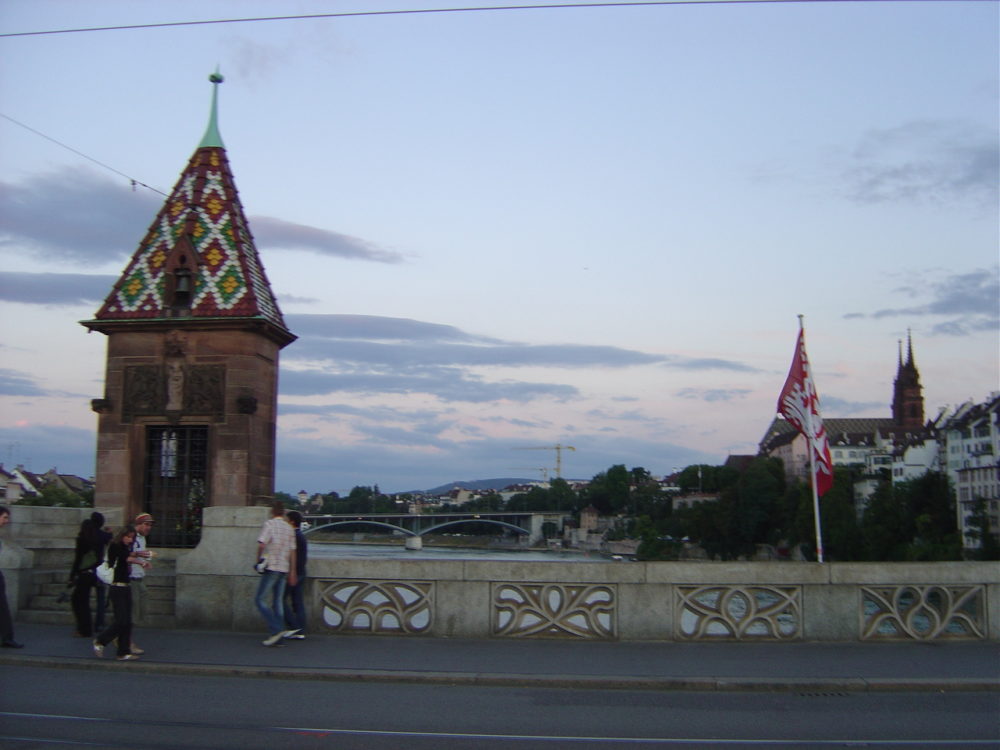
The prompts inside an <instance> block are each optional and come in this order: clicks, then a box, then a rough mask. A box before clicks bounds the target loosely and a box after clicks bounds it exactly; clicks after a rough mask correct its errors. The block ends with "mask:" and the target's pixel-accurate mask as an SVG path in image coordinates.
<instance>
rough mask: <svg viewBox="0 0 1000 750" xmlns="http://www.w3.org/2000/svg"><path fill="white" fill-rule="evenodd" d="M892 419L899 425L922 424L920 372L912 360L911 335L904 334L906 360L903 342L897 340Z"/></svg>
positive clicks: (908, 426) (917, 427) (911, 425)
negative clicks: (897, 360) (897, 357)
mask: <svg viewBox="0 0 1000 750" xmlns="http://www.w3.org/2000/svg"><path fill="white" fill-rule="evenodd" d="M892 388H893V394H892V419H893V421H894V422H895V423H896V424H897V425H899V426H900V427H906V428H914V429H920V428H921V427H923V426H924V397H923V394H922V393H921V391H923V386H921V385H920V372H919V371H918V370H917V365H916V363H915V362H914V361H913V337H912V336H911V334H910V332H909V331H907V334H906V361H905V362H904V361H903V342H902V341H900V342H899V365H898V367H897V368H896V380H895V382H894V383H893V386H892Z"/></svg>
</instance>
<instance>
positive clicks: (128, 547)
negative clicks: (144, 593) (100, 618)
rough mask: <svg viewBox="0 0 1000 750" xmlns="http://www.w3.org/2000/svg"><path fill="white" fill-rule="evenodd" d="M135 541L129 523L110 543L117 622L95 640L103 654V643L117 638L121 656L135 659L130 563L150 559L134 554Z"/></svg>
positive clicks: (113, 606) (144, 564)
mask: <svg viewBox="0 0 1000 750" xmlns="http://www.w3.org/2000/svg"><path fill="white" fill-rule="evenodd" d="M133 542H135V526H126V527H125V528H123V529H122V530H121V531H119V532H118V533H117V534H116V535H115V538H114V540H113V541H112V542H111V544H110V545H109V546H108V557H107V561H108V565H109V566H110V567H111V568H113V569H114V572H115V575H114V580H113V581H112V583H111V592H110V598H111V607H112V608H113V610H114V613H115V619H114V622H112V623H111V625H110V626H109V627H107V628H105V629H104V630H103V631H102V632H101V634H100V635H99V636H97V639H96V640H95V641H94V653H95V654H96V655H97V656H98V657H101V656H104V647H105V646H107V645H108V644H109V643H111V641H113V640H115V639H116V638H117V639H118V660H119V661H132V660H133V659H138V658H139V657H138V655H136V654H133V653H132V650H131V647H132V591H131V589H129V565H130V564H132V563H135V564H137V565H141V566H143V567H146V566H148V565H149V562H148V561H146V559H145V558H142V557H133V556H132V543H133Z"/></svg>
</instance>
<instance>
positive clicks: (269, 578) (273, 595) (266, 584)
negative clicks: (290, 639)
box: [254, 570, 286, 635]
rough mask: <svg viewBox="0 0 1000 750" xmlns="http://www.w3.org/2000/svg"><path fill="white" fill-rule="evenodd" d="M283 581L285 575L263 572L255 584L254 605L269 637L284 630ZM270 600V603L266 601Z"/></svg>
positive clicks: (271, 571) (276, 572)
mask: <svg viewBox="0 0 1000 750" xmlns="http://www.w3.org/2000/svg"><path fill="white" fill-rule="evenodd" d="M285 581H286V574H285V573H279V572H278V571H277V570H265V571H264V572H263V573H262V574H261V576H260V583H259V584H257V597H256V598H255V599H254V603H255V604H256V605H257V609H259V610H260V613H261V614H262V615H263V616H264V620H265V621H266V622H267V629H268V631H269V632H270V633H271V635H276V634H277V633H280V632H281V631H283V630H285V629H286V628H285V606H284V602H283V600H284V598H285ZM268 600H270V601H268Z"/></svg>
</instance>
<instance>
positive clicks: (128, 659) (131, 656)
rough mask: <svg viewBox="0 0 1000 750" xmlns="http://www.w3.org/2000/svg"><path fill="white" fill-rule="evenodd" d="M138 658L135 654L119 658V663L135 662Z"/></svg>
mask: <svg viewBox="0 0 1000 750" xmlns="http://www.w3.org/2000/svg"><path fill="white" fill-rule="evenodd" d="M138 658H139V657H138V656H136V655H135V654H125V656H119V657H118V661H135V660H136V659H138Z"/></svg>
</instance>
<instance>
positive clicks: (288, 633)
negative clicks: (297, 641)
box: [281, 628, 301, 638]
mask: <svg viewBox="0 0 1000 750" xmlns="http://www.w3.org/2000/svg"><path fill="white" fill-rule="evenodd" d="M299 630H301V628H292V629H291V630H283V631H282V632H281V637H282V638H294V637H295V634H296V633H298V632H299Z"/></svg>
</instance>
